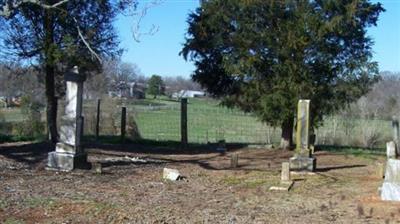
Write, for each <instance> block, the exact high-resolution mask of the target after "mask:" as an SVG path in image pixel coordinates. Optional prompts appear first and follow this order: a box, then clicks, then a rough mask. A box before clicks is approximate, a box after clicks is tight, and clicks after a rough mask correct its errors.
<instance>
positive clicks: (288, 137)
mask: <svg viewBox="0 0 400 224" xmlns="http://www.w3.org/2000/svg"><path fill="white" fill-rule="evenodd" d="M281 128H282V134H281V144H280V148H281V149H285V150H289V149H290V148H291V146H292V145H293V119H288V120H286V121H284V122H283V123H282V126H281Z"/></svg>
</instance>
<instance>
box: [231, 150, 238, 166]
mask: <svg viewBox="0 0 400 224" xmlns="http://www.w3.org/2000/svg"><path fill="white" fill-rule="evenodd" d="M238 166H239V154H237V153H233V154H232V155H231V168H237V167H238Z"/></svg>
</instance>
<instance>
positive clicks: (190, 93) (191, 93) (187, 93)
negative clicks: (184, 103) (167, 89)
mask: <svg viewBox="0 0 400 224" xmlns="http://www.w3.org/2000/svg"><path fill="white" fill-rule="evenodd" d="M205 96H206V92H204V91H195V90H181V91H179V92H176V93H173V94H172V97H173V98H197V97H205Z"/></svg>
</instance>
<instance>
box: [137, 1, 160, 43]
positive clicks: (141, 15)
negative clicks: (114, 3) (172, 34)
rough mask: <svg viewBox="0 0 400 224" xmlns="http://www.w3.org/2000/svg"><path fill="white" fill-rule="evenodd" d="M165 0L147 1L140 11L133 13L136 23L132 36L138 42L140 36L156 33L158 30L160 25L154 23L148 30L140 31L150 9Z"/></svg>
mask: <svg viewBox="0 0 400 224" xmlns="http://www.w3.org/2000/svg"><path fill="white" fill-rule="evenodd" d="M163 1H164V0H153V1H151V2H149V3H147V4H146V5H145V6H144V7H143V8H142V9H141V10H140V12H136V13H132V16H133V17H134V18H135V21H134V25H133V26H132V36H133V39H134V40H135V41H136V42H140V37H141V36H144V35H150V36H152V35H154V34H155V33H157V32H158V30H159V26H156V25H154V24H152V26H151V28H150V29H149V30H148V31H147V32H140V30H141V24H142V20H143V19H144V17H145V16H146V15H147V12H148V10H149V9H151V8H153V7H156V6H158V5H160V4H161V3H163Z"/></svg>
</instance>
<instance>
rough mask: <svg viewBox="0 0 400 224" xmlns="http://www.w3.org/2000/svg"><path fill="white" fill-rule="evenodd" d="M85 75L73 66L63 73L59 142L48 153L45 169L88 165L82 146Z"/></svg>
mask: <svg viewBox="0 0 400 224" xmlns="http://www.w3.org/2000/svg"><path fill="white" fill-rule="evenodd" d="M85 79H86V77H85V76H84V75H81V74H79V72H78V68H77V67H76V66H75V67H74V68H73V69H72V71H71V72H68V73H67V74H66V75H65V81H66V85H67V91H66V96H65V100H66V105H65V114H64V115H63V116H62V118H61V121H62V124H61V127H60V142H58V143H57V145H56V151H55V152H50V153H49V154H48V163H47V169H49V170H58V171H71V170H73V169H75V168H83V167H86V166H87V165H88V163H87V154H86V153H85V152H84V150H83V147H82V144H81V143H82V142H81V138H82V135H83V117H82V95H83V82H84V81H85Z"/></svg>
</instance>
